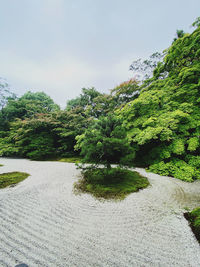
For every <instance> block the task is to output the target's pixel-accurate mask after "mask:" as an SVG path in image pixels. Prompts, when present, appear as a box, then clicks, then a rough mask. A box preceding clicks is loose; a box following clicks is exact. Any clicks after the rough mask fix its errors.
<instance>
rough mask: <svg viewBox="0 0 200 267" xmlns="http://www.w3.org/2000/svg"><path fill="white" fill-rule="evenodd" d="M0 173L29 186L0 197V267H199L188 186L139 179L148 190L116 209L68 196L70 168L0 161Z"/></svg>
mask: <svg viewBox="0 0 200 267" xmlns="http://www.w3.org/2000/svg"><path fill="white" fill-rule="evenodd" d="M0 163H1V164H4V166H3V167H0V172H1V173H3V172H9V171H24V172H28V173H30V174H31V176H30V177H29V178H27V179H26V180H24V181H23V182H21V183H20V184H18V185H17V186H15V187H12V188H6V189H1V190H0V266H9V267H10V266H15V265H17V264H20V263H26V264H27V265H28V266H42V267H43V266H54V267H57V266H70V267H71V266H162V267H163V266H197V267H199V266H200V247H199V244H198V242H197V241H196V239H195V237H194V235H193V233H192V231H191V230H190V227H189V226H188V222H187V221H186V220H185V218H184V217H183V212H184V211H185V210H184V208H186V207H188V208H194V207H196V206H200V181H197V182H194V183H193V184H188V183H185V182H182V181H179V180H176V179H173V178H168V177H161V176H159V175H156V174H152V173H146V172H145V170H143V169H137V171H138V172H139V173H141V174H143V175H144V176H147V177H148V179H149V181H150V183H151V186H150V187H148V188H147V189H144V190H141V191H140V192H138V193H133V194H131V195H129V196H128V197H127V198H126V199H125V200H123V201H121V202H108V201H107V202H99V201H98V200H95V199H94V198H93V197H92V196H90V195H87V194H82V195H78V196H76V195H74V194H73V191H72V190H73V183H74V181H76V180H77V179H78V176H79V175H80V173H79V171H78V170H76V167H75V165H74V164H70V163H61V162H35V161H29V160H24V159H6V158H0Z"/></svg>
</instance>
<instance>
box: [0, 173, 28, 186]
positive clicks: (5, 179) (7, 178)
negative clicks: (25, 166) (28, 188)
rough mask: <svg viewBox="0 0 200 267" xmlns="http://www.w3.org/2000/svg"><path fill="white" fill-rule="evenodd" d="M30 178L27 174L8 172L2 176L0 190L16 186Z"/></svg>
mask: <svg viewBox="0 0 200 267" xmlns="http://www.w3.org/2000/svg"><path fill="white" fill-rule="evenodd" d="M28 176H29V174H28V173H25V172H8V173H2V174H0V188H4V187H7V186H9V185H15V184H17V183H19V182H21V181H23V180H24V179H26V178H27V177H28Z"/></svg>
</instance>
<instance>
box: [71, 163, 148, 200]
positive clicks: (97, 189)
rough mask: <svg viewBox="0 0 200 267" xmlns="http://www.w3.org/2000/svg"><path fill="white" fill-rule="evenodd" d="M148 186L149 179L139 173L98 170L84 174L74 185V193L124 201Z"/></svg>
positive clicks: (117, 169)
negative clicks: (131, 194)
mask: <svg viewBox="0 0 200 267" xmlns="http://www.w3.org/2000/svg"><path fill="white" fill-rule="evenodd" d="M148 185H149V181H148V180H147V178H145V177H143V176H141V175H140V174H138V173H137V172H134V171H130V170H126V169H120V168H112V169H111V170H109V171H107V170H106V169H101V168H98V169H89V170H86V171H84V172H82V178H81V179H80V180H79V181H78V182H76V183H75V184H74V192H75V193H90V194H92V195H93V196H94V197H96V198H98V199H99V198H100V199H113V200H122V199H124V198H125V197H126V196H127V195H129V194H130V193H133V192H137V191H139V190H140V189H142V188H146V187H147V186H148Z"/></svg>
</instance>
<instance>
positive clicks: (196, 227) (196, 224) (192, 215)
mask: <svg viewBox="0 0 200 267" xmlns="http://www.w3.org/2000/svg"><path fill="white" fill-rule="evenodd" d="M185 217H186V219H187V220H188V221H189V222H190V227H191V228H192V230H193V232H194V234H195V236H196V238H197V240H198V241H199V242H200V207H199V208H196V209H194V210H193V211H191V212H188V213H186V214H185Z"/></svg>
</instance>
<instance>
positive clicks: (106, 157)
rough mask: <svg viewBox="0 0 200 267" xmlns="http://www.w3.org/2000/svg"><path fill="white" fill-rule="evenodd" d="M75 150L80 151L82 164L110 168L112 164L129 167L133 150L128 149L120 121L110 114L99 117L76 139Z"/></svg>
mask: <svg viewBox="0 0 200 267" xmlns="http://www.w3.org/2000/svg"><path fill="white" fill-rule="evenodd" d="M76 139H77V145H76V149H80V151H81V152H80V155H81V156H82V157H83V160H82V162H83V163H87V162H91V163H94V164H97V165H98V164H103V165H105V166H106V167H107V168H111V166H110V165H111V164H112V163H117V164H119V165H131V164H132V162H133V158H134V149H133V148H131V147H130V145H129V142H128V139H127V138H126V132H125V129H124V128H123V127H122V126H121V121H120V120H119V119H117V118H116V117H114V116H112V115H111V114H109V115H108V117H101V118H100V119H99V120H96V121H95V122H94V123H93V124H92V126H91V127H89V128H88V129H87V130H86V131H85V133H84V134H83V135H79V136H77V137H76Z"/></svg>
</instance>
